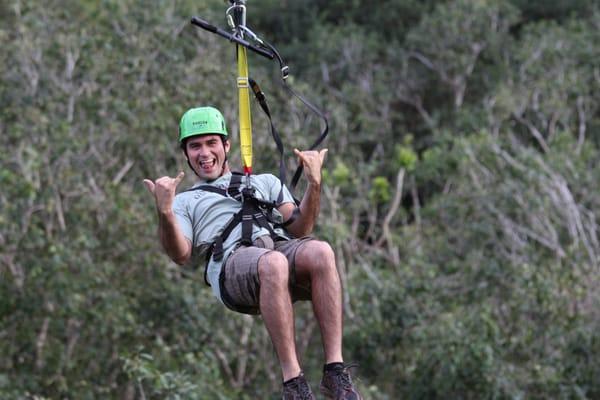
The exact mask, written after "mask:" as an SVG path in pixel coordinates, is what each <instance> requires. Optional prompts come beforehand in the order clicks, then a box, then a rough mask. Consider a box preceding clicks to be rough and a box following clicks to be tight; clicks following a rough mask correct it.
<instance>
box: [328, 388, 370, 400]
mask: <svg viewBox="0 0 600 400" xmlns="http://www.w3.org/2000/svg"><path fill="white" fill-rule="evenodd" d="M319 391H320V392H321V394H322V395H323V396H325V397H326V398H327V400H335V397H334V396H335V395H334V394H332V393H331V392H330V391H329V389H327V388H325V387H323V386H321V387H319ZM357 395H358V400H363V398H362V396H361V395H360V394H358V393H357Z"/></svg>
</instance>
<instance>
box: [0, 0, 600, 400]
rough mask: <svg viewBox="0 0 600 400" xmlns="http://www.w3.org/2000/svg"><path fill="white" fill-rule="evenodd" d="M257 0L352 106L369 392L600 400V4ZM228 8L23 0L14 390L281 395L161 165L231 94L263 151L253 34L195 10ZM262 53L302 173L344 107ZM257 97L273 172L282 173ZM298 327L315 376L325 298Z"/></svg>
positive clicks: (347, 120) (6, 11)
mask: <svg viewBox="0 0 600 400" xmlns="http://www.w3.org/2000/svg"><path fill="white" fill-rule="evenodd" d="M248 3H249V4H248V10H249V11H248V12H249V13H248V23H249V26H250V27H251V28H253V29H254V30H255V31H256V32H257V33H259V34H260V35H261V36H263V37H264V38H265V39H267V40H269V41H270V42H272V43H273V44H274V45H276V46H277V48H278V49H279V51H280V52H281V54H282V55H283V57H284V58H285V59H286V60H287V61H288V62H289V64H290V67H291V73H292V76H291V78H290V81H291V84H292V85H293V86H294V88H296V89H298V90H299V91H300V92H302V93H305V94H307V96H308V97H309V98H310V99H311V100H313V101H314V102H315V104H317V105H319V106H323V108H325V109H326V110H327V113H328V115H329V121H330V127H331V135H330V136H329V138H328V143H327V147H328V148H329V153H328V158H327V159H326V165H325V168H324V171H323V179H324V185H323V190H322V201H321V216H320V220H319V226H318V228H317V231H316V235H317V236H318V237H320V238H323V239H326V240H328V241H329V242H330V243H331V245H332V246H333V248H334V249H335V251H336V256H337V260H338V264H339V265H338V266H339V269H340V272H341V278H342V281H343V284H344V310H345V313H346V317H345V346H344V357H345V359H346V360H347V361H357V362H358V363H359V364H360V368H359V369H358V378H357V379H356V381H357V382H358V384H359V386H360V387H361V390H362V392H363V395H364V397H365V399H377V400H383V399H396V398H411V399H437V398H443V399H480V398H496V399H497V398H501V399H504V398H540V399H542V398H558V399H574V398H577V399H594V398H599V397H600V386H599V385H598V379H597V377H598V376H600V362H599V361H598V360H600V338H599V336H598V333H597V332H598V331H600V326H598V321H599V318H598V312H597V310H598V309H600V308H599V306H600V297H599V296H598V291H597V282H598V279H599V277H600V276H599V272H598V267H599V265H600V264H599V263H600V261H599V260H600V240H599V239H598V238H599V236H600V231H599V229H598V224H597V220H598V218H599V217H598V210H600V195H599V194H598V190H597V186H598V185H597V182H598V181H599V180H600V162H599V160H600V80H599V77H598V65H599V62H598V60H599V59H600V47H599V43H600V40H598V39H600V37H599V33H598V32H600V25H599V22H598V21H600V18H598V16H599V15H600V10H599V9H598V5H597V4H596V2H585V1H571V2H564V1H558V2H543V1H528V2H524V1H520V0H478V1H457V2H447V1H433V0H431V1H415V0H389V1H384V2H380V3H378V4H377V5H376V6H374V5H373V2H368V1H363V0H352V1H344V2H342V1H321V0H310V1H305V2H293V1H284V2H281V1H274V0H268V1H267V0H265V1H262V2H260V6H258V4H259V3H258V2H257V3H255V2H253V1H251V2H248ZM225 6H226V4H224V2H223V1H221V0H211V1H207V2H202V4H200V3H198V2H192V1H187V0H185V1H176V2H170V1H158V2H151V4H150V3H147V2H141V1H138V0H124V1H104V2H89V1H72V0H56V1H52V2H50V3H47V4H46V3H44V4H42V3H40V2H36V1H30V2H22V1H8V2H3V3H0V41H1V42H2V46H1V47H0V69H2V71H3V72H2V77H1V78H0V79H1V81H0V145H1V146H2V149H3V150H4V151H2V153H0V186H1V187H2V191H1V192H0V354H2V357H0V398H2V399H11V400H12V399H15V400H16V399H19V400H20V399H40V400H41V399H44V400H45V399H58V398H61V399H62V398H68V399H107V398H111V399H112V398H115V399H117V398H119V399H134V398H135V399H137V398H148V399H150V398H152V399H155V398H156V399H178V398H180V399H196V398H197V399H200V398H202V399H204V398H210V399H213V398H214V399H254V398H277V396H279V395H280V390H281V382H280V374H279V370H280V368H279V366H278V364H277V361H276V358H275V355H274V352H273V350H272V346H271V342H270V339H269V337H268V334H267V333H266V331H265V329H264V327H263V325H262V322H261V320H260V318H250V317H245V316H241V315H237V314H234V313H230V312H227V311H225V309H224V308H223V307H222V305H220V304H219V303H218V301H217V300H216V299H214V298H213V297H212V295H211V293H210V290H209V289H206V288H204V283H203V280H202V270H201V269H200V270H198V271H192V270H187V269H182V268H179V267H177V266H176V265H174V264H173V263H171V262H170V261H169V260H168V259H167V257H166V256H165V255H163V254H162V251H161V249H160V246H159V244H158V241H157V239H156V233H155V230H156V227H155V224H156V221H155V211H154V209H153V203H152V199H151V198H150V197H149V195H148V193H147V192H146V191H145V189H144V187H143V185H142V180H143V179H144V178H157V177H160V176H164V175H170V176H174V175H175V174H176V173H177V172H178V171H179V170H186V168H187V166H186V163H185V160H183V158H182V157H181V155H180V151H179V149H178V147H177V122H178V119H179V117H180V115H181V113H182V112H183V111H184V110H186V109H187V108H189V107H190V106H194V105H208V104H210V105H214V106H216V107H219V108H220V109H221V110H222V111H223V113H224V115H225V117H226V118H227V120H228V122H229V128H230V131H231V132H232V144H233V149H232V152H231V153H230V162H231V164H232V165H233V166H234V168H235V169H237V168H239V165H240V160H239V154H238V153H239V147H237V146H238V144H237V134H236V132H237V103H236V92H235V76H236V75H235V68H234V65H233V64H234V57H233V53H232V46H231V45H230V44H228V43H227V42H226V41H223V40H222V39H220V38H218V37H216V36H214V35H211V34H209V33H207V32H204V31H200V30H198V29H196V28H194V27H192V26H191V25H190V24H189V19H190V17H191V16H192V15H198V16H201V17H203V18H204V19H207V20H210V21H212V22H214V23H215V24H216V25H219V26H221V27H225V26H226V24H225V18H224V10H225ZM250 69H251V72H252V75H253V77H255V78H256V79H257V80H259V81H260V83H261V86H262V88H263V90H264V91H265V92H266V93H267V94H268V97H269V102H270V105H271V109H272V112H273V116H274V120H275V121H276V124H277V126H278V128H279V130H280V132H281V134H282V137H283V140H284V143H285V145H286V158H285V161H286V163H287V164H288V166H289V167H290V168H291V167H292V166H293V164H294V162H293V161H294V157H293V153H292V149H293V148H294V147H297V148H299V149H303V148H307V147H308V146H309V144H310V142H311V141H312V138H313V137H315V136H316V133H317V132H318V131H319V130H320V129H321V128H322V127H321V126H320V125H319V121H318V120H317V119H316V118H314V116H313V115H311V113H310V112H309V111H307V110H306V109H304V108H302V107H301V106H300V105H299V104H298V103H297V102H296V101H294V100H293V99H290V98H289V96H288V94H287V92H285V91H284V90H282V89H281V88H280V86H279V85H278V84H277V82H276V81H275V80H274V79H272V78H274V77H277V76H278V74H279V71H278V70H277V67H276V66H274V65H273V64H271V63H270V62H269V61H268V60H265V59H262V58H260V57H257V56H254V55H251V56H250ZM253 107H255V106H253ZM253 111H256V112H255V113H254V115H253V123H254V128H255V129H254V137H253V140H254V146H255V155H256V160H255V162H254V163H255V165H256V167H255V169H256V170H257V172H263V171H265V172H273V171H276V169H277V162H278V155H277V153H276V152H275V146H274V144H273V141H272V139H271V138H270V134H269V126H268V122H267V120H266V119H265V118H264V117H263V116H261V115H260V114H259V111H258V108H253ZM192 182H193V176H192V174H191V173H187V174H186V181H185V182H184V183H183V184H182V186H187V185H190V184H191V183H192ZM303 184H304V183H303ZM296 195H297V197H301V192H300V193H296ZM296 326H297V328H298V338H297V339H298V346H299V352H300V354H301V358H302V364H303V368H304V370H305V372H306V374H307V376H308V377H309V379H310V380H311V382H313V388H316V383H317V382H318V379H319V378H320V371H321V368H322V362H323V355H322V350H321V349H322V348H321V344H320V340H319V333H318V327H317V326H316V322H315V320H314V317H313V315H312V311H311V310H310V307H309V306H308V305H307V304H303V305H299V306H297V318H296Z"/></svg>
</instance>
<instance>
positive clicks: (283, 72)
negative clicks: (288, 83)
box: [281, 65, 290, 80]
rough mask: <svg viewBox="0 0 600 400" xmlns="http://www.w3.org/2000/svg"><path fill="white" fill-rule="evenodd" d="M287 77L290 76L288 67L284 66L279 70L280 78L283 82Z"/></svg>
mask: <svg viewBox="0 0 600 400" xmlns="http://www.w3.org/2000/svg"><path fill="white" fill-rule="evenodd" d="M288 76H290V67H288V66H287V65H285V66H284V67H282V68H281V78H282V79H283V80H286V79H287V77H288Z"/></svg>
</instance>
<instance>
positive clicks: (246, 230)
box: [186, 172, 283, 286]
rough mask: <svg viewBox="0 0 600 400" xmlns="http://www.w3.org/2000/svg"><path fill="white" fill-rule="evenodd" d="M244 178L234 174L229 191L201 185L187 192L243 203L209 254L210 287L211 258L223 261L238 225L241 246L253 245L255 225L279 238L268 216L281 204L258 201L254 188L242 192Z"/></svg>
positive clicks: (236, 173)
mask: <svg viewBox="0 0 600 400" xmlns="http://www.w3.org/2000/svg"><path fill="white" fill-rule="evenodd" d="M242 177H243V174H240V173H239V172H234V173H232V176H231V179H230V181H229V187H228V188H227V190H225V189H221V188H219V187H216V186H212V185H200V186H197V187H193V188H191V189H188V190H186V192H188V191H194V190H204V191H207V192H211V193H215V194H218V195H221V196H223V197H230V198H233V199H235V200H237V201H240V202H241V203H242V208H241V209H240V210H239V211H238V212H237V213H235V214H234V215H233V217H231V219H230V220H229V222H228V223H227V225H226V226H225V228H224V229H223V231H222V232H221V234H220V235H219V236H217V238H216V239H215V241H214V242H213V243H212V245H211V246H210V249H209V250H208V252H207V255H206V265H205V268H204V281H205V282H206V284H207V285H209V286H210V283H209V282H208V276H207V274H208V262H209V260H210V257H211V256H212V258H213V259H214V260H215V261H221V260H222V259H223V255H224V252H223V243H224V242H225V241H226V240H227V238H228V237H229V235H230V234H231V232H233V230H234V228H235V227H236V226H237V225H238V224H240V223H241V224H242V237H241V244H242V245H245V246H250V245H252V231H253V225H254V224H256V225H258V226H260V227H261V228H264V229H266V230H268V232H269V234H270V235H271V237H273V238H275V237H278V236H277V234H276V233H275V231H274V230H273V227H272V226H271V224H270V223H274V221H270V219H269V218H268V217H267V215H268V213H269V211H270V210H272V209H273V208H276V207H277V205H278V204H279V202H270V201H264V200H260V199H257V198H256V197H255V196H254V193H255V190H254V189H253V188H244V189H241V190H240V188H241V183H242ZM282 188H283V185H282Z"/></svg>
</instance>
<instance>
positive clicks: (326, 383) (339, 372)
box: [321, 363, 362, 400]
mask: <svg viewBox="0 0 600 400" xmlns="http://www.w3.org/2000/svg"><path fill="white" fill-rule="evenodd" d="M352 366H353V365H344V364H342V363H338V364H336V365H335V366H334V368H333V369H331V370H329V371H326V370H324V371H323V379H321V393H322V394H323V395H324V396H325V397H327V398H328V399H331V400H362V396H361V395H360V393H358V390H356V389H355V388H354V385H353V384H352V378H351V377H350V373H348V369H349V368H350V367H352Z"/></svg>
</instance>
